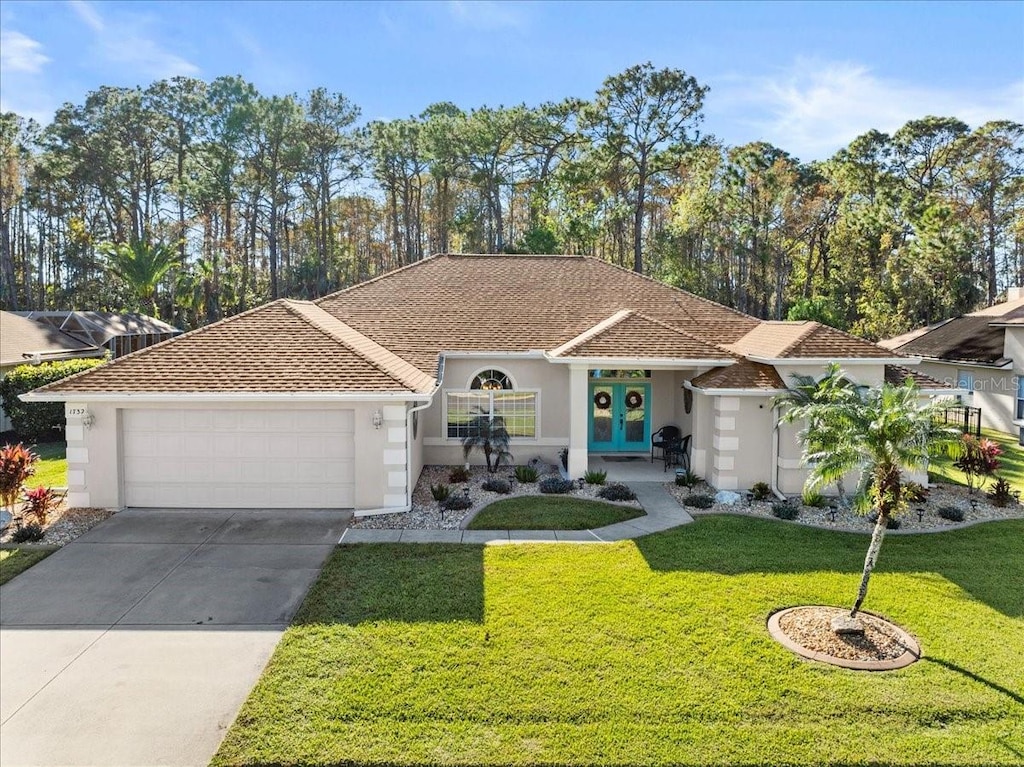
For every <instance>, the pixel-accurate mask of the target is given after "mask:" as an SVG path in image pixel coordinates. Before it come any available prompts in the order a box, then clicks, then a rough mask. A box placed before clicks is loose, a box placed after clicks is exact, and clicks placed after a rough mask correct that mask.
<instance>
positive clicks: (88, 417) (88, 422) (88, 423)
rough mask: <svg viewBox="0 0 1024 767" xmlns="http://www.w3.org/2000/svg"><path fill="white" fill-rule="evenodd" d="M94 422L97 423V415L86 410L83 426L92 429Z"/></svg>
mask: <svg viewBox="0 0 1024 767" xmlns="http://www.w3.org/2000/svg"><path fill="white" fill-rule="evenodd" d="M94 423H96V416H94V415H93V414H92V413H89V412H86V414H85V415H83V416H82V426H84V427H85V428H86V429H91V428H92V425H93V424H94Z"/></svg>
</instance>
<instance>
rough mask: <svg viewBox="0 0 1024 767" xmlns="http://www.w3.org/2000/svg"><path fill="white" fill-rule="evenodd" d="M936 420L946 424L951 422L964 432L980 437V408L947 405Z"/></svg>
mask: <svg viewBox="0 0 1024 767" xmlns="http://www.w3.org/2000/svg"><path fill="white" fill-rule="evenodd" d="M937 420H939V421H941V422H942V423H946V424H953V425H955V426H958V427H959V428H960V431H962V432H963V433H964V434H973V435H974V436H975V437H979V438H980V437H981V408H980V407H971V406H970V405H961V406H959V407H947V408H946V409H945V410H943V411H942V415H940V416H938V417H937Z"/></svg>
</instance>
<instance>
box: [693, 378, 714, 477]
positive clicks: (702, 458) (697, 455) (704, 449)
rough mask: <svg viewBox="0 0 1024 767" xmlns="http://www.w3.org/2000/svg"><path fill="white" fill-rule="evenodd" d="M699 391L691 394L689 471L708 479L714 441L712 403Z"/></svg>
mask: <svg viewBox="0 0 1024 767" xmlns="http://www.w3.org/2000/svg"><path fill="white" fill-rule="evenodd" d="M715 399H716V398H715V397H710V396H708V395H707V394H704V393H703V392H702V391H700V390H696V391H694V392H693V411H692V413H691V415H690V429H691V433H692V435H693V438H692V439H691V442H690V469H691V471H693V473H694V474H696V475H697V476H699V477H703V478H704V479H709V470H710V465H711V463H710V462H711V452H712V448H713V445H712V442H713V439H714V412H713V411H714V402H715Z"/></svg>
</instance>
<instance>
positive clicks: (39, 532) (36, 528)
mask: <svg viewBox="0 0 1024 767" xmlns="http://www.w3.org/2000/svg"><path fill="white" fill-rule="evenodd" d="M41 540H43V528H42V525H37V524H36V523H35V522H29V523H28V524H27V525H22V526H21V527H19V528H18V529H17V530H15V531H14V532H13V533H11V543H35V542H36V541H41Z"/></svg>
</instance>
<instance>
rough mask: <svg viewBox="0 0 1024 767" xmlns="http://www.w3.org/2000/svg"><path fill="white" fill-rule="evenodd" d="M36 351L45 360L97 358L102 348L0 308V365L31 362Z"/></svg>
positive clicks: (102, 351)
mask: <svg viewBox="0 0 1024 767" xmlns="http://www.w3.org/2000/svg"><path fill="white" fill-rule="evenodd" d="M36 354H38V355H39V357H40V359H42V360H43V361H44V362H45V361H48V360H49V361H53V360H62V359H70V358H73V357H99V356H101V355H102V354H104V350H103V349H100V348H97V347H96V346H93V345H92V344H87V343H85V342H84V341H80V340H79V339H77V338H74V337H73V336H70V335H68V334H67V333H64V332H62V331H60V330H58V329H57V328H54V327H50V326H49V325H43V324H41V323H39V322H35V321H33V320H30V319H27V318H25V317H21V316H19V315H18V314H15V313H14V312H2V311H0V365H21V364H24V363H27V362H32V358H33V356H34V355H36Z"/></svg>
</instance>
